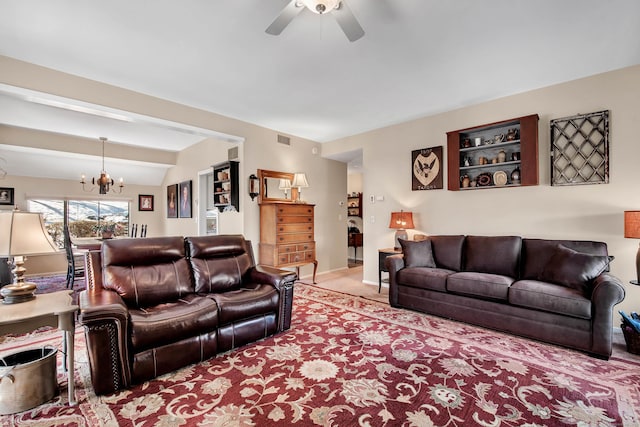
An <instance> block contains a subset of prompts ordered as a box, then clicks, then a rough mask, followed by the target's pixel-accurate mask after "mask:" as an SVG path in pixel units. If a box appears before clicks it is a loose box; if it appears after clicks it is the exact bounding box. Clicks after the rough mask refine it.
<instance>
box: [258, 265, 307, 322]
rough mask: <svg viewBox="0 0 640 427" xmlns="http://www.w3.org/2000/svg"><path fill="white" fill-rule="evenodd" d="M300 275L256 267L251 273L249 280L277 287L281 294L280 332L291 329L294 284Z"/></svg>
mask: <svg viewBox="0 0 640 427" xmlns="http://www.w3.org/2000/svg"><path fill="white" fill-rule="evenodd" d="M297 278H298V275H297V274H296V273H294V272H292V271H289V270H281V269H278V268H272V267H266V266H263V265H259V266H256V267H254V268H252V269H251V270H250V271H249V280H251V281H252V282H254V283H266V284H271V285H273V286H275V288H276V289H277V290H278V293H279V294H280V300H279V301H280V302H279V307H278V332H282V331H286V330H287V329H289V328H290V327H291V312H292V310H293V282H295V281H296V279H297Z"/></svg>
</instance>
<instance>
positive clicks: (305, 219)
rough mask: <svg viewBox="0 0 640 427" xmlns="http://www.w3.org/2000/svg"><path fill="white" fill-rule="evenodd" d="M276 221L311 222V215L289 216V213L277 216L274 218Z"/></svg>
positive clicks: (286, 222)
mask: <svg viewBox="0 0 640 427" xmlns="http://www.w3.org/2000/svg"><path fill="white" fill-rule="evenodd" d="M276 222H277V223H278V224H300V223H303V224H313V217H312V216H302V215H300V216H291V215H285V216H279V217H278V218H277V219H276Z"/></svg>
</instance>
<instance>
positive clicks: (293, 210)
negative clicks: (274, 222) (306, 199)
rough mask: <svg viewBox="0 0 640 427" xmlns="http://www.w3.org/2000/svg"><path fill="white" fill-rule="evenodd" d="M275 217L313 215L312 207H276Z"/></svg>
mask: <svg viewBox="0 0 640 427" xmlns="http://www.w3.org/2000/svg"><path fill="white" fill-rule="evenodd" d="M276 212H277V215H278V216H281V215H313V205H293V204H292V205H284V204H283V205H278V209H277V211H276Z"/></svg>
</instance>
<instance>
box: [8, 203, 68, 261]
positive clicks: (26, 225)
mask: <svg viewBox="0 0 640 427" xmlns="http://www.w3.org/2000/svg"><path fill="white" fill-rule="evenodd" d="M0 236H3V237H2V239H1V240H0V256H1V257H15V256H23V255H37V254H46V253H51V252H57V251H58V247H57V246H56V245H55V243H53V240H51V236H50V235H49V233H48V232H47V229H46V228H45V226H44V222H43V221H42V216H41V215H40V214H39V213H36V212H20V211H11V212H1V213H0Z"/></svg>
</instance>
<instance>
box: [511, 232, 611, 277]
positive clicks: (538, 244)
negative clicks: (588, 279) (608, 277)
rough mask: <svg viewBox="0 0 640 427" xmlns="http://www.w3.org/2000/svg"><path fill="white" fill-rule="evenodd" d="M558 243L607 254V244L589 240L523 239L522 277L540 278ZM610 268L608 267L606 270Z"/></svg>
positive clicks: (588, 252)
mask: <svg viewBox="0 0 640 427" xmlns="http://www.w3.org/2000/svg"><path fill="white" fill-rule="evenodd" d="M558 245H562V246H564V247H566V248H569V249H573V250H574V251H577V252H582V253H585V254H590V255H602V256H607V255H608V253H607V244H606V243H604V242H592V241H587V240H546V239H522V272H521V277H522V278H523V279H528V280H539V279H540V278H541V275H542V272H543V271H544V269H545V267H546V266H547V264H548V263H549V261H550V260H551V257H552V256H553V255H554V254H555V252H556V248H557V246H558ZM607 270H608V267H607V269H606V270H605V271H607Z"/></svg>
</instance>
